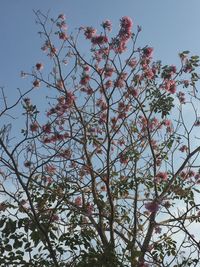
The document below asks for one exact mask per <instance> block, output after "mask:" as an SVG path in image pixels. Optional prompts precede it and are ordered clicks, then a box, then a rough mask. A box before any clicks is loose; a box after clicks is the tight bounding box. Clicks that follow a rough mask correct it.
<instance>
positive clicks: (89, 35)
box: [84, 27, 97, 39]
mask: <svg viewBox="0 0 200 267" xmlns="http://www.w3.org/2000/svg"><path fill="white" fill-rule="evenodd" d="M96 32H97V30H96V29H94V28H92V27H86V28H85V31H84V35H85V37H86V39H91V38H92V37H94V36H95V34H96Z"/></svg>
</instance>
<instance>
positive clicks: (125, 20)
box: [120, 16, 133, 29]
mask: <svg viewBox="0 0 200 267" xmlns="http://www.w3.org/2000/svg"><path fill="white" fill-rule="evenodd" d="M120 23H121V27H122V28H125V29H130V28H131V27H132V26H133V21H132V19H131V18H130V17H127V16H125V17H122V18H121V20H120Z"/></svg>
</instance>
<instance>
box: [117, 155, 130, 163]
mask: <svg viewBox="0 0 200 267" xmlns="http://www.w3.org/2000/svg"><path fill="white" fill-rule="evenodd" d="M119 161H120V163H122V164H127V163H128V161H129V159H128V157H127V155H126V154H123V153H121V154H120V156H119Z"/></svg>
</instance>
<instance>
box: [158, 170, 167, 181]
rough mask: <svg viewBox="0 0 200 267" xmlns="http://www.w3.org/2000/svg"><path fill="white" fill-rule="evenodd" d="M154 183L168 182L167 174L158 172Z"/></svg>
mask: <svg viewBox="0 0 200 267" xmlns="http://www.w3.org/2000/svg"><path fill="white" fill-rule="evenodd" d="M155 180H156V182H162V181H167V180H168V174H167V173H166V172H159V173H157V175H156V177H155Z"/></svg>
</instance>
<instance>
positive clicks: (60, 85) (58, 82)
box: [56, 80, 64, 89]
mask: <svg viewBox="0 0 200 267" xmlns="http://www.w3.org/2000/svg"><path fill="white" fill-rule="evenodd" d="M56 87H57V88H59V89H63V88H64V82H63V80H58V81H57V83H56Z"/></svg>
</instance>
